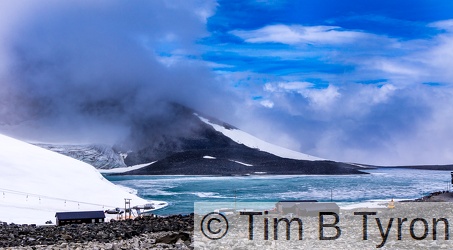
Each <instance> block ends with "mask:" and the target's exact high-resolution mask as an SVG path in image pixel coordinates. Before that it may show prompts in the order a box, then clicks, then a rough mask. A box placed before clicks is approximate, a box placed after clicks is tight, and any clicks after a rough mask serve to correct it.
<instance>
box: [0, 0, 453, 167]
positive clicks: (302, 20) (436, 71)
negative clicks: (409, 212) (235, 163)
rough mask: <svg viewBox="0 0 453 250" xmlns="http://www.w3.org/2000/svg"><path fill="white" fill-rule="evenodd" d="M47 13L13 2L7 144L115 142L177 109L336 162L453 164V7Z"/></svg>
mask: <svg viewBox="0 0 453 250" xmlns="http://www.w3.org/2000/svg"><path fill="white" fill-rule="evenodd" d="M45 3H46V4H38V3H34V2H33V1H27V0H20V1H15V2H13V3H11V2H1V3H0V9H2V10H4V12H3V13H2V15H1V16H0V82H1V84H2V85H3V86H2V89H1V90H0V97H1V99H0V100H1V101H0V114H1V115H2V116H3V118H4V119H3V120H0V129H1V131H2V132H3V133H7V134H11V135H14V136H18V137H22V138H25V139H29V140H46V138H47V139H48V138H52V140H66V141H71V140H74V138H70V137H68V134H73V135H75V136H74V137H76V138H85V139H87V140H89V139H92V140H95V139H94V138H96V139H97V138H106V137H109V138H113V137H114V136H112V134H123V133H125V131H127V126H125V124H127V121H126V120H127V119H129V118H128V117H130V116H136V115H142V114H146V113H148V112H156V111H154V110H152V109H146V108H144V107H152V106H153V105H152V104H153V103H155V102H156V101H159V100H172V101H177V102H181V103H184V104H186V105H189V106H191V107H194V108H196V109H199V110H201V111H203V112H205V113H208V114H211V115H213V116H217V117H219V118H221V119H223V120H225V121H227V122H229V123H232V124H233V125H235V126H237V127H239V128H242V129H243V130H245V131H247V132H250V133H252V134H254V135H256V136H257V137H260V138H263V139H265V140H267V141H269V142H273V143H276V144H279V145H282V146H285V147H288V148H291V149H294V150H299V151H302V152H305V153H309V154H313V155H316V156H319V157H324V158H327V159H333V160H341V161H349V162H362V163H370V164H384V165H395V164H451V163H453V129H452V128H453V98H452V97H453V89H452V84H453V71H452V70H451V65H453V2H451V1H446V0H438V1H432V0H425V1H414V0H412V1H409V0H404V1H388V0H385V1H359V0H355V1H353V0H349V1H333V0H317V1H273V0H255V1H252V0H250V1H221V0H219V1H214V0H209V1H208V0H206V1H201V0H193V1H189V0H187V1H163V0H162V1H161V0H156V1H140V0H137V1H132V2H131V3H129V2H128V3H123V2H121V1H97V2H91V1H65V2H60V1H54V0H45ZM6 10H7V11H6ZM112 99H113V100H122V101H121V104H118V107H117V109H114V110H113V111H112V110H107V111H106V112H100V113H101V115H99V114H98V115H93V114H86V113H84V111H83V107H86V106H87V105H89V104H92V103H108V102H109V101H111V100H112ZM119 111H121V112H122V113H119ZM109 112H111V113H109ZM123 113H124V114H127V115H124V114H123ZM118 120H119V121H118ZM30 121H34V122H30ZM63 128H65V129H63ZM96 128H98V129H96ZM99 128H100V129H99ZM67 131H71V133H67ZM73 131H77V133H74V132H73ZM93 131H95V133H94V132H93ZM38 135H40V137H39V136H38Z"/></svg>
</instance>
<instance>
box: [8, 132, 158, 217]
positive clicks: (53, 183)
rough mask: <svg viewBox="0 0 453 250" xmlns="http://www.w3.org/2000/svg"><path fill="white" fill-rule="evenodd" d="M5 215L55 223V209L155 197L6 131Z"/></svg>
mask: <svg viewBox="0 0 453 250" xmlns="http://www.w3.org/2000/svg"><path fill="white" fill-rule="evenodd" d="M0 148H1V150H0V172H1V175H0V220H1V221H4V222H14V223H35V224H44V223H45V222H46V221H48V220H51V221H52V222H55V212H58V211H86V210H105V209H109V208H115V207H124V198H129V199H132V200H131V205H132V206H134V205H143V204H146V203H154V204H155V206H156V207H157V208H159V207H163V206H165V205H166V203H165V202H150V201H147V200H144V199H142V198H140V197H138V196H136V195H134V194H131V193H128V192H127V191H125V190H124V189H122V188H120V187H118V186H115V185H114V184H112V183H111V182H109V181H107V180H106V179H105V178H104V177H103V176H102V175H101V174H100V173H99V172H98V171H97V170H96V169H95V168H94V167H92V166H90V165H88V164H86V163H83V162H81V161H78V160H75V159H72V158H70V157H67V156H64V155H61V154H58V153H55V152H51V151H49V150H45V149H42V148H40V147H37V146H34V145H31V144H28V143H25V142H22V141H19V140H16V139H13V138H10V137H7V136H4V135H1V134H0Z"/></svg>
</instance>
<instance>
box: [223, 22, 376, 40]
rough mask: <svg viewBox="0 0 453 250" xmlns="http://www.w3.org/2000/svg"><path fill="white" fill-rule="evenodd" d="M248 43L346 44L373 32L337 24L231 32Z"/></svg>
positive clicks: (288, 26) (279, 26) (283, 26)
mask: <svg viewBox="0 0 453 250" xmlns="http://www.w3.org/2000/svg"><path fill="white" fill-rule="evenodd" d="M231 33H232V34H233V35H235V36H238V37H240V38H242V39H244V41H246V42H248V43H284V44H345V43H353V42H354V41H356V40H358V39H364V38H371V37H374V35H372V34H368V33H364V32H358V31H350V30H344V29H342V28H341V27H337V26H301V25H283V24H276V25H269V26H265V27H263V28H260V29H257V30H251V31H245V30H234V31H232V32H231Z"/></svg>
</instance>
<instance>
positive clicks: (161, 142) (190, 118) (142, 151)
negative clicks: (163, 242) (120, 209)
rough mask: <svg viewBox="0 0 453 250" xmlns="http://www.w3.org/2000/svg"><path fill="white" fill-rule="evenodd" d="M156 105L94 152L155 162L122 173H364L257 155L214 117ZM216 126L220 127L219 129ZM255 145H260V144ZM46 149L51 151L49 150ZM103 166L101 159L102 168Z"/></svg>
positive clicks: (340, 165)
mask: <svg viewBox="0 0 453 250" xmlns="http://www.w3.org/2000/svg"><path fill="white" fill-rule="evenodd" d="M157 105H158V107H157V106H156V107H155V109H152V108H153V107H150V108H151V111H150V112H149V113H148V114H147V115H146V116H142V117H134V118H133V119H132V123H131V124H132V125H131V127H130V134H129V135H128V136H127V137H126V138H124V140H122V141H121V142H120V143H117V144H116V145H115V146H114V147H113V148H110V150H111V151H108V150H104V151H102V150H97V151H96V152H106V153H108V154H110V155H112V154H116V155H117V156H119V155H120V152H123V153H124V154H121V156H123V158H122V159H124V163H125V164H126V165H127V166H133V165H138V164H145V163H150V162H154V164H151V165H149V166H147V167H144V168H141V169H138V170H135V171H131V172H128V173H126V174H139V175H174V174H178V175H181V174H183V175H249V174H360V173H363V172H361V171H360V169H361V168H360V167H359V166H355V165H351V164H346V163H337V162H333V161H325V160H322V159H319V158H315V157H312V156H307V158H303V157H302V158H300V159H299V158H298V159H288V158H282V157H279V156H277V155H275V154H274V153H272V151H268V152H265V151H261V150H265V149H263V148H261V150H260V149H258V147H259V146H252V145H248V146H247V145H244V144H241V138H233V137H231V138H230V137H228V136H226V135H225V134H223V133H224V132H225V131H222V129H223V130H226V131H232V130H237V131H235V132H234V133H233V134H241V135H242V136H245V137H247V139H249V140H250V139H251V138H255V137H253V136H251V135H248V134H246V133H244V132H242V131H240V130H238V129H237V128H235V127H233V126H231V125H229V124H227V123H224V122H222V121H220V120H218V119H216V118H213V117H210V116H206V115H203V114H200V113H199V112H196V111H195V110H193V109H191V108H188V107H185V106H183V105H180V104H176V103H161V104H157ZM208 121H209V122H208ZM219 127H220V128H222V129H220V130H219ZM233 139H234V140H233ZM255 139H256V140H259V139H257V138H255ZM261 142H262V141H261ZM257 145H259V144H257ZM260 145H262V146H263V142H262V143H261V144H260ZM263 147H269V144H268V143H265V146H263ZM272 147H274V149H275V147H276V146H275V145H271V148H272ZM47 148H50V149H52V148H51V147H47ZM277 148H278V147H277ZM54 149H55V148H54ZM54 149H52V150H54ZM87 150H90V149H87ZM280 150H281V148H280ZM285 150H286V149H285ZM277 151H278V150H277ZM112 152H113V153H112ZM269 152H271V153H269ZM293 153H296V152H293ZM276 154H279V153H276ZM296 154H300V153H296ZM67 155H70V156H72V157H74V158H78V159H81V160H84V161H86V160H87V156H88V159H95V160H101V159H107V158H112V157H111V156H110V157H104V158H102V157H100V156H97V157H94V158H93V157H92V154H81V153H80V152H77V153H75V154H74V153H72V154H67ZM279 155H280V154H279ZM290 155H291V154H290ZM299 156H300V155H299ZM288 157H290V156H288ZM304 157H305V155H304ZM301 159H302V160H301ZM105 162H106V161H105V160H104V161H103V164H104V163H105ZM91 164H92V165H94V166H96V167H98V168H99V167H100V166H99V163H91ZM115 167H116V165H115ZM103 168H106V167H103Z"/></svg>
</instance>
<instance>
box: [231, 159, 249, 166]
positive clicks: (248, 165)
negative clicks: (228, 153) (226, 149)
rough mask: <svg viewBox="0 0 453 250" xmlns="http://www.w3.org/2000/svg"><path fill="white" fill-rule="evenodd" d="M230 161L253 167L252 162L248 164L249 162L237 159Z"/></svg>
mask: <svg viewBox="0 0 453 250" xmlns="http://www.w3.org/2000/svg"><path fill="white" fill-rule="evenodd" d="M229 161H232V162H236V163H238V164H241V165H244V166H247V167H253V165H252V164H248V163H244V162H240V161H235V160H229Z"/></svg>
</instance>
